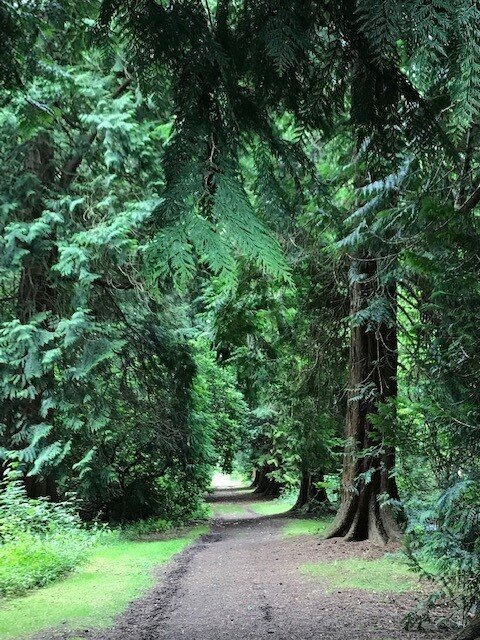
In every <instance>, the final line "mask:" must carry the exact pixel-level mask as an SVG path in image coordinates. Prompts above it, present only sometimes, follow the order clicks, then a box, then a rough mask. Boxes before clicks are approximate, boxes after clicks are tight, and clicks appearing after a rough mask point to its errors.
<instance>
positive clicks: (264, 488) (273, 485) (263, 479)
mask: <svg viewBox="0 0 480 640" xmlns="http://www.w3.org/2000/svg"><path fill="white" fill-rule="evenodd" d="M273 470H274V468H273V466H272V465H269V464H266V465H264V466H263V467H262V468H261V469H260V472H259V480H258V484H257V488H256V489H255V491H254V493H261V494H262V495H263V496H265V497H266V498H267V497H268V498H278V496H279V495H280V492H281V490H282V485H281V484H280V483H279V482H278V481H277V480H275V479H274V478H270V477H269V475H268V474H269V473H271V472H272V471H273Z"/></svg>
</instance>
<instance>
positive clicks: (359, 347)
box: [327, 254, 402, 543]
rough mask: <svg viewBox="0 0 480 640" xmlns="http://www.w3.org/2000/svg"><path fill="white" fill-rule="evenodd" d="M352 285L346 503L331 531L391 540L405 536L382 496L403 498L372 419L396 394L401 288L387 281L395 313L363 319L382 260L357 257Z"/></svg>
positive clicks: (387, 445)
mask: <svg viewBox="0 0 480 640" xmlns="http://www.w3.org/2000/svg"><path fill="white" fill-rule="evenodd" d="M353 272H354V274H355V275H354V278H353V282H352V283H351V286H350V302H351V304H350V307H351V316H352V318H353V320H354V322H353V326H352V329H351V342H350V363H349V384H348V387H349V402H348V405H347V416H346V446H345V452H344V459H343V475H342V488H341V505H340V509H339V511H338V513H337V516H336V518H335V520H334V523H333V525H332V527H331V529H330V531H329V532H328V534H327V535H328V537H331V538H332V537H337V536H342V537H344V538H345V539H346V540H367V539H372V540H374V541H377V542H383V543H388V542H389V541H391V540H396V539H399V538H400V537H401V533H402V529H401V526H400V522H399V517H398V514H397V513H396V512H395V510H394V509H392V508H391V506H384V507H381V505H380V498H381V496H385V495H386V496H388V497H389V498H392V499H394V500H398V498H399V496H398V490H397V486H396V482H395V478H394V477H392V475H391V472H392V470H393V468H394V465H395V451H394V448H393V446H392V442H391V440H390V442H386V441H385V438H384V436H383V435H382V434H381V433H378V432H377V430H376V429H375V428H374V426H373V425H372V423H371V420H370V415H372V414H374V413H376V412H377V410H378V406H379V404H380V403H383V402H386V401H387V400H389V399H394V398H395V397H396V395H397V377H396V375H397V331H396V289H395V285H394V284H391V285H388V286H385V288H384V292H383V295H384V296H385V298H386V299H387V301H388V306H389V307H390V314H391V318H390V319H389V320H387V319H385V318H383V319H382V320H381V321H379V322H377V323H374V322H373V321H372V320H368V321H361V322H360V321H359V319H358V316H357V314H358V313H359V312H360V311H363V310H365V309H366V308H367V306H368V304H369V301H370V300H371V299H372V297H373V296H374V295H375V294H376V292H377V290H378V282H377V279H378V260H377V259H374V258H372V257H371V256H369V255H368V254H362V255H360V256H359V257H357V258H356V259H355V261H354V264H353Z"/></svg>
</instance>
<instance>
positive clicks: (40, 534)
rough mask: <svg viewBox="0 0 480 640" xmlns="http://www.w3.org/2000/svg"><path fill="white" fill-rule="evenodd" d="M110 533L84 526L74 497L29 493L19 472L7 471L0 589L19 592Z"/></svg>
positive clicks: (0, 518)
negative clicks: (52, 498)
mask: <svg viewBox="0 0 480 640" xmlns="http://www.w3.org/2000/svg"><path fill="white" fill-rule="evenodd" d="M113 535H114V534H113V533H111V532H108V531H107V530H106V529H104V528H102V527H98V526H93V527H89V528H87V527H85V525H84V524H83V523H82V521H81V520H80V518H79V516H78V515H77V512H76V505H75V504H74V502H73V501H65V502H58V503H53V502H49V501H47V500H45V499H41V498H40V499H30V498H28V497H27V494H26V491H25V487H24V484H23V482H22V481H21V480H20V478H19V475H18V474H17V473H16V472H15V471H9V472H7V474H6V480H5V481H4V482H3V483H2V486H1V492H0V595H1V596H12V595H19V594H22V593H25V592H26V591H28V590H30V589H32V588H34V587H40V586H43V585H45V584H48V583H49V582H52V581H53V580H56V579H57V578H59V577H60V576H62V575H64V574H66V573H68V572H69V571H72V570H73V569H74V568H75V567H76V566H78V565H79V564H80V563H81V562H83V561H84V560H86V558H87V557H88V553H89V550H90V549H91V548H92V546H93V545H94V544H98V543H99V542H101V541H107V539H108V538H109V537H110V536H113Z"/></svg>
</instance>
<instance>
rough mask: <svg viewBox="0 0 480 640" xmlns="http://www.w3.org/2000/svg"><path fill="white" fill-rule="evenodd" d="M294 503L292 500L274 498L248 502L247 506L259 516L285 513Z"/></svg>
mask: <svg viewBox="0 0 480 640" xmlns="http://www.w3.org/2000/svg"><path fill="white" fill-rule="evenodd" d="M293 505H294V500H292V499H285V498H279V499H276V500H258V501H256V502H252V503H249V504H248V508H249V509H251V510H252V511H255V513H258V514H259V515H261V516H275V515H277V514H279V513H285V512H286V511H288V510H289V509H291V508H292V507H293Z"/></svg>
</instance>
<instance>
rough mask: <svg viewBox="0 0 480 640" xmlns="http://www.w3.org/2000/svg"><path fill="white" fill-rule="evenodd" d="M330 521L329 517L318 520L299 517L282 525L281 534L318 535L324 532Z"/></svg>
mask: <svg viewBox="0 0 480 640" xmlns="http://www.w3.org/2000/svg"><path fill="white" fill-rule="evenodd" d="M331 522H332V520H331V518H325V519H318V520H317V519H314V518H308V519H307V518H299V519H298V520H295V521H294V522H290V523H289V524H287V525H285V526H284V527H283V535H284V536H285V537H287V538H290V537H291V536H315V535H320V534H322V533H324V532H325V530H326V529H327V527H328V526H329V525H330V524H331Z"/></svg>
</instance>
